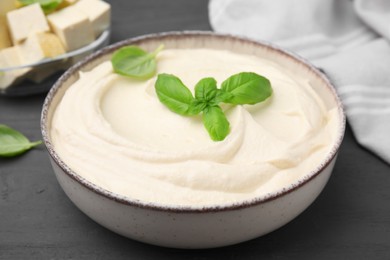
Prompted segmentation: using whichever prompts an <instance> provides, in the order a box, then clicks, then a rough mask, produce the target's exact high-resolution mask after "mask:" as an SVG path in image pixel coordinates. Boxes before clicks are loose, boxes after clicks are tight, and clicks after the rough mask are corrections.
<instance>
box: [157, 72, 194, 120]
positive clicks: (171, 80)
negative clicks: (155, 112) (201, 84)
mask: <svg viewBox="0 0 390 260" xmlns="http://www.w3.org/2000/svg"><path fill="white" fill-rule="evenodd" d="M155 89H156V93H157V96H158V98H159V99H160V101H161V103H163V104H164V105H165V106H167V107H168V108H169V109H170V110H172V111H173V112H175V113H178V114H180V115H185V116H188V115H194V113H195V112H196V111H198V110H197V109H196V106H197V104H196V103H195V99H194V97H193V96H192V93H191V91H190V90H189V89H188V88H187V87H186V86H185V85H184V84H183V82H181V80H180V79H179V78H178V77H176V76H174V75H170V74H159V75H158V77H157V81H156V84H155ZM199 112H200V111H199ZM199 112H198V113H199Z"/></svg>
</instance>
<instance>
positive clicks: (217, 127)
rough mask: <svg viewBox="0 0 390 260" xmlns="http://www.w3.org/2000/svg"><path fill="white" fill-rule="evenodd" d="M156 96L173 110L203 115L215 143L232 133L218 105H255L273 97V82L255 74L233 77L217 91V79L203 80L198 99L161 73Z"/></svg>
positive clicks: (172, 76)
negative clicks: (222, 103)
mask: <svg viewBox="0 0 390 260" xmlns="http://www.w3.org/2000/svg"><path fill="white" fill-rule="evenodd" d="M155 89H156V93H157V96H158V98H159V100H160V101H161V103H163V104H164V105H165V106H166V107H167V108H168V109H170V110H171V111H173V112H175V113H177V114H180V115H184V116H194V115H197V114H199V113H201V112H202V118H203V124H204V126H205V128H206V130H207V131H208V133H209V135H210V137H211V139H212V140H214V141H222V140H224V139H225V137H226V136H227V135H228V134H229V131H230V124H229V121H228V120H227V118H226V116H225V114H224V112H223V110H222V109H221V107H220V106H219V103H221V102H224V103H228V104H233V105H245V104H249V105H253V104H256V103H259V102H262V101H264V100H266V99H267V98H268V97H270V96H271V95H272V88H271V83H270V81H269V80H268V79H267V78H265V77H263V76H260V75H258V74H256V73H253V72H241V73H238V74H235V75H232V76H230V77H229V78H227V79H226V80H225V81H224V82H222V84H221V88H217V81H216V80H215V79H214V78H203V79H201V80H200V81H199V82H198V83H197V84H196V86H195V97H194V96H193V95H192V93H191V91H190V90H189V89H188V88H187V87H186V86H185V85H184V84H183V82H182V81H181V80H180V79H179V78H178V77H176V76H174V75H171V74H159V75H158V77H157V81H156V83H155Z"/></svg>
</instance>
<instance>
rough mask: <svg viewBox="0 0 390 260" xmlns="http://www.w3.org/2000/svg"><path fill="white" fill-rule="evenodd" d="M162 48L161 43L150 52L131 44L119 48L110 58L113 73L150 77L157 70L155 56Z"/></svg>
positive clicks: (140, 77) (141, 77)
mask: <svg viewBox="0 0 390 260" xmlns="http://www.w3.org/2000/svg"><path fill="white" fill-rule="evenodd" d="M162 48H163V45H161V46H160V47H158V48H157V49H156V50H155V51H153V52H151V53H148V52H146V51H145V50H143V49H141V48H140V47H138V46H133V45H131V46H126V47H123V48H120V49H119V50H117V51H115V52H114V54H113V55H112V58H111V63H112V66H113V68H114V71H115V73H118V74H120V75H123V76H127V77H133V78H139V79H148V78H151V77H152V76H153V75H154V74H155V73H156V70H157V63H156V59H155V57H156V55H157V54H158V52H160V51H161V50H162Z"/></svg>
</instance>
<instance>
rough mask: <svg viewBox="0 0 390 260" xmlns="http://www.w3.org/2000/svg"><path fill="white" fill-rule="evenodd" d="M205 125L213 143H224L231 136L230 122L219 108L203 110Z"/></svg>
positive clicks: (212, 107)
mask: <svg viewBox="0 0 390 260" xmlns="http://www.w3.org/2000/svg"><path fill="white" fill-rule="evenodd" d="M203 124H204V126H205V128H206V129H207V132H209V135H210V137H211V139H212V140H213V141H222V140H224V139H225V137H226V136H227V135H228V134H229V130H230V129H229V121H228V120H227V118H226V116H225V114H224V113H223V111H222V109H221V108H220V107H219V106H208V107H206V108H205V109H204V110H203Z"/></svg>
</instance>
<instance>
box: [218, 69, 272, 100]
mask: <svg viewBox="0 0 390 260" xmlns="http://www.w3.org/2000/svg"><path fill="white" fill-rule="evenodd" d="M221 89H222V90H224V91H226V92H228V93H230V94H232V96H231V97H230V98H228V99H227V100H225V101H224V102H225V103H231V104H235V105H244V104H250V105H253V104H256V103H259V102H261V101H264V100H266V99H267V98H268V97H269V96H271V94H272V88H271V83H270V82H269V80H268V79H266V78H264V77H262V76H260V75H258V74H256V73H253V72H241V73H238V74H235V75H233V76H231V77H229V78H228V79H226V80H225V81H224V82H223V83H222V85H221Z"/></svg>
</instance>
